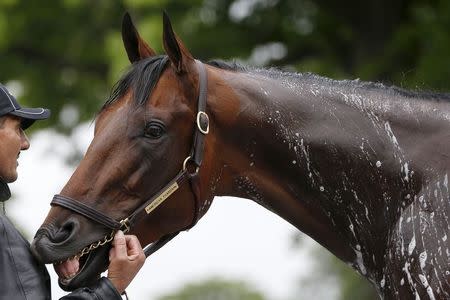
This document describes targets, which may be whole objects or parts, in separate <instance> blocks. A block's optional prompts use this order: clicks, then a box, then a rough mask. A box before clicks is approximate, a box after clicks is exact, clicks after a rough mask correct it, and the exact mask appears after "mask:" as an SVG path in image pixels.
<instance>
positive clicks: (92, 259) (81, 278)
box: [54, 246, 110, 291]
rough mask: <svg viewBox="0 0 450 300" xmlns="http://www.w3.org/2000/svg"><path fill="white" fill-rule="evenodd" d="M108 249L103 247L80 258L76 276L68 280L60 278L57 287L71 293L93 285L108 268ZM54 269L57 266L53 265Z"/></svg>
mask: <svg viewBox="0 0 450 300" xmlns="http://www.w3.org/2000/svg"><path fill="white" fill-rule="evenodd" d="M109 249H110V247H107V246H103V247H100V248H98V249H96V250H94V251H91V252H90V253H89V254H88V255H86V256H83V257H81V258H80V260H79V264H80V265H79V269H78V272H77V273H76V275H75V276H73V277H71V278H70V279H66V278H62V277H61V276H60V277H59V279H58V284H59V286H60V287H61V288H62V289H63V290H65V291H73V290H76V289H78V288H81V287H87V286H91V285H93V284H94V283H95V282H96V281H97V280H98V279H99V278H100V274H101V273H102V272H103V271H105V270H106V269H107V268H108V253H109ZM54 268H55V270H56V269H57V264H54Z"/></svg>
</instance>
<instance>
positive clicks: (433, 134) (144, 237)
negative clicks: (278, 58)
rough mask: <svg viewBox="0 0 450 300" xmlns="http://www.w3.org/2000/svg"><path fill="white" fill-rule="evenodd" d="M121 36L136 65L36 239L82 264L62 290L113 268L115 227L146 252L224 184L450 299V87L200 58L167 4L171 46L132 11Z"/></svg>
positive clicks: (390, 276) (399, 287) (355, 256)
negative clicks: (156, 41)
mask: <svg viewBox="0 0 450 300" xmlns="http://www.w3.org/2000/svg"><path fill="white" fill-rule="evenodd" d="M122 38H123V41H124V46H125V49H126V52H127V55H128V58H129V59H130V61H131V63H132V65H131V68H130V70H129V71H128V72H127V73H126V74H125V75H124V76H123V77H122V79H121V80H119V82H118V83H117V84H116V86H115V88H114V89H113V92H112V94H111V97H110V99H109V100H108V101H107V102H106V103H105V104H104V106H103V107H102V109H101V111H100V112H99V113H98V115H97V117H96V120H95V132H94V138H93V140H92V142H91V144H90V146H89V148H88V150H87V152H86V154H85V156H84V158H83V159H82V160H81V162H80V164H79V166H78V167H77V169H76V170H75V172H74V173H73V175H72V177H71V178H70V180H69V181H68V182H67V184H66V185H65V187H64V188H63V189H62V191H61V193H60V195H56V196H55V198H54V199H53V201H52V207H51V209H50V212H49V213H48V216H47V218H46V219H45V221H44V223H43V225H42V227H41V228H40V229H39V230H38V232H37V233H36V236H35V238H34V241H33V243H32V251H33V252H34V253H35V255H36V256H37V257H38V258H39V259H40V260H41V261H42V262H44V263H54V265H55V269H56V270H58V268H59V267H60V266H61V265H62V264H65V263H67V262H66V261H70V260H72V261H73V260H76V261H77V262H78V263H79V270H78V271H77V274H76V275H75V276H74V277H71V278H60V279H59V284H60V286H61V287H62V288H64V289H66V290H72V289H74V288H77V287H80V286H84V285H87V284H89V283H90V282H92V281H93V280H95V279H96V278H97V277H98V276H99V274H100V273H101V272H102V271H104V270H105V269H106V268H107V264H108V250H109V248H110V244H109V241H110V240H111V236H112V235H111V234H112V233H114V232H115V230H118V229H119V228H121V229H123V230H125V231H128V230H130V231H131V233H133V234H136V235H137V236H138V238H139V239H140V241H141V243H143V244H148V243H153V244H152V246H151V247H153V249H152V250H151V251H150V252H152V251H154V250H156V249H157V248H159V247H161V246H162V245H163V244H164V243H165V242H167V241H168V240H170V239H171V238H172V237H173V236H174V235H176V234H177V233H178V232H179V231H181V230H185V229H188V228H190V227H192V226H194V225H195V223H196V222H197V221H198V220H199V219H200V218H201V217H202V216H203V215H204V214H205V213H206V212H207V210H208V208H209V207H210V205H211V202H212V200H213V198H214V197H215V196H234V197H241V198H248V199H251V200H253V201H255V202H257V203H258V204H260V205H262V206H263V207H265V208H267V209H268V210H270V211H272V212H273V213H275V214H277V215H279V216H281V217H282V218H284V219H285V220H287V221H288V222H290V223H291V224H293V225H294V226H295V227H296V228H298V229H299V230H301V231H302V232H304V233H306V234H308V235H309V236H311V237H312V238H313V239H315V240H316V241H317V242H319V243H320V244H321V245H323V246H324V247H325V248H327V249H328V250H329V251H331V252H332V253H333V254H334V255H336V256H337V257H338V258H340V259H341V260H343V261H344V262H346V263H348V264H349V265H351V266H352V267H353V268H354V269H355V270H356V271H357V272H359V273H360V274H361V275H362V276H364V277H366V278H367V279H368V280H369V281H371V282H372V283H373V285H374V286H375V288H376V289H377V291H378V293H379V295H380V297H381V298H384V299H449V298H450V264H449V257H450V242H449V238H450V236H449V228H450V227H449V226H450V225H449V224H450V221H449V218H450V194H449V185H448V175H449V171H450V94H438V93H425V92H413V91H407V90H404V89H400V88H397V87H387V86H384V85H382V84H378V83H370V82H362V81H359V80H353V81H348V80H344V81H337V80H332V79H327V78H323V77H319V76H316V75H312V74H297V73H289V72H282V71H279V70H275V69H258V68H249V67H243V66H240V65H237V64H229V63H224V62H220V61H215V62H211V63H208V64H204V63H202V62H200V61H198V60H196V59H194V57H193V56H192V55H191V53H190V52H189V50H188V49H187V47H186V46H185V45H184V43H183V42H182V41H181V39H180V38H179V37H178V36H176V34H175V33H174V31H173V29H172V26H171V23H170V20H169V19H168V17H167V16H166V15H165V14H164V16H163V44H164V50H165V55H157V54H156V53H155V51H153V50H152V48H151V47H150V46H149V45H148V44H147V43H146V42H145V41H144V40H143V39H142V38H141V36H140V35H139V33H138V31H137V30H136V28H135V26H134V25H133V23H132V21H131V18H130V16H129V15H128V14H126V15H125V17H124V20H123V23H122ZM119 220H120V221H119ZM230 221H231V220H230ZM249 221H251V216H249Z"/></svg>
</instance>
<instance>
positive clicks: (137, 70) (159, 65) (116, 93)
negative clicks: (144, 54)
mask: <svg viewBox="0 0 450 300" xmlns="http://www.w3.org/2000/svg"><path fill="white" fill-rule="evenodd" d="M168 61H169V59H168V57H167V56H166V55H158V56H152V57H149V58H146V59H143V60H140V61H138V62H135V63H133V64H132V65H131V67H130V69H129V70H128V71H127V72H126V73H125V74H124V75H123V76H122V77H121V78H120V79H119V81H117V82H116V83H115V84H114V86H113V88H112V90H111V94H110V96H109V98H108V100H106V102H105V104H104V105H103V106H102V108H101V109H100V112H102V111H103V110H105V109H107V108H108V107H109V106H111V105H112V104H113V103H115V102H116V101H117V100H119V99H121V98H122V97H123V96H125V95H126V94H127V92H128V91H129V90H130V89H131V90H132V91H133V99H134V102H135V103H136V105H143V104H145V103H146V101H147V100H148V98H149V97H150V95H151V93H152V91H153V89H154V88H155V86H156V83H157V82H158V80H159V78H160V77H161V74H162V72H163V71H164V69H165V67H166V66H167V63H168Z"/></svg>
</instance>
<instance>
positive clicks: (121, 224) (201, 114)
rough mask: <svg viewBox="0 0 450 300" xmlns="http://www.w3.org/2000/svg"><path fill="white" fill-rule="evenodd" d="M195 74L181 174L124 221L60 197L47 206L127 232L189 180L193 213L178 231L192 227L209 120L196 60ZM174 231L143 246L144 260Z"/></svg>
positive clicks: (203, 76)
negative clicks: (190, 131) (191, 128)
mask: <svg viewBox="0 0 450 300" xmlns="http://www.w3.org/2000/svg"><path fill="white" fill-rule="evenodd" d="M196 65H197V66H198V72H199V96H198V108H197V116H196V121H195V122H196V130H195V133H194V139H193V144H192V147H191V151H190V154H189V156H188V157H187V158H186V159H185V161H184V163H183V168H182V169H181V171H180V172H179V173H178V174H177V175H176V176H175V178H174V179H172V180H171V181H170V182H169V183H168V184H167V185H166V186H165V187H164V188H162V189H161V190H160V191H159V192H158V193H156V194H155V195H154V196H152V197H151V198H150V199H148V200H147V201H145V202H144V203H143V204H142V205H140V206H139V207H138V208H137V209H136V210H134V211H133V213H131V214H130V215H129V216H128V217H127V218H125V219H122V220H121V221H117V220H115V219H113V218H111V217H109V216H107V215H105V214H104V213H102V212H100V211H98V210H97V209H95V208H93V207H90V206H88V205H86V204H84V203H82V202H80V201H78V200H76V199H72V198H70V197H67V196H63V195H55V196H54V198H53V200H52V202H51V205H57V206H61V207H64V208H66V209H69V210H71V211H74V212H77V213H79V214H80V215H82V216H84V217H86V218H88V219H90V220H92V221H94V222H97V223H100V224H102V225H104V226H105V227H107V228H109V229H111V230H113V231H117V230H119V229H120V230H122V231H124V232H128V231H129V230H130V229H131V228H132V227H134V226H135V224H136V223H137V222H139V221H140V220H141V219H142V218H143V217H144V216H145V215H148V214H150V213H151V212H152V211H153V210H154V209H156V208H157V207H158V206H159V205H160V204H161V203H163V202H164V201H165V200H166V199H167V198H169V197H170V196H171V195H172V194H173V193H174V192H175V191H176V190H178V188H179V187H180V186H181V185H182V184H183V183H184V182H185V181H186V180H189V183H190V187H191V191H192V193H193V195H194V214H193V219H192V222H191V224H190V225H189V226H188V227H186V228H184V229H181V230H180V231H182V230H187V229H190V228H192V227H193V226H194V225H195V224H196V223H197V221H198V220H199V219H200V217H201V212H200V206H201V196H200V183H199V181H200V180H199V176H198V171H199V169H200V166H201V164H202V160H203V154H204V144H205V136H206V135H207V134H208V133H209V117H208V115H207V114H206V111H205V110H206V101H207V88H208V81H207V79H208V78H207V74H206V69H205V66H204V65H203V63H201V62H200V61H196ZM188 164H192V166H193V168H194V171H193V172H191V171H190V167H189V166H188ZM180 231H178V232H174V233H169V234H167V235H165V236H163V237H162V238H160V239H159V240H157V241H156V242H154V243H152V244H150V245H147V246H146V247H145V249H144V253H145V255H146V257H148V256H150V255H151V254H153V253H154V252H155V251H157V250H158V249H160V248H161V247H162V246H164V245H165V244H166V243H167V242H169V241H170V240H171V239H173V238H174V237H175V236H177V235H178V233H180Z"/></svg>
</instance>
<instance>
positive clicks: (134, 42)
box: [122, 13, 156, 63]
mask: <svg viewBox="0 0 450 300" xmlns="http://www.w3.org/2000/svg"><path fill="white" fill-rule="evenodd" d="M122 40H123V44H124V46H125V50H126V51H127V55H128V59H129V60H130V62H131V63H134V62H136V61H139V60H141V59H144V58H147V57H151V56H154V55H156V52H155V51H154V50H153V49H152V48H150V46H149V45H147V43H146V42H145V41H144V40H143V39H141V37H140V35H139V33H138V32H137V30H136V27H134V24H133V21H132V20H131V17H130V14H129V13H125V15H124V16H123V20H122Z"/></svg>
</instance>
